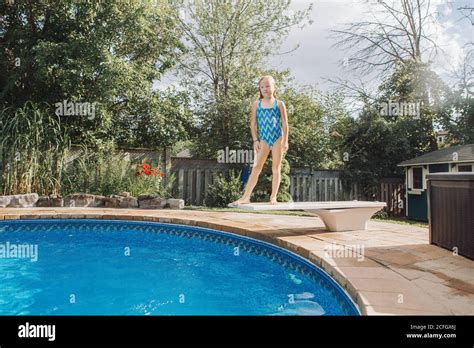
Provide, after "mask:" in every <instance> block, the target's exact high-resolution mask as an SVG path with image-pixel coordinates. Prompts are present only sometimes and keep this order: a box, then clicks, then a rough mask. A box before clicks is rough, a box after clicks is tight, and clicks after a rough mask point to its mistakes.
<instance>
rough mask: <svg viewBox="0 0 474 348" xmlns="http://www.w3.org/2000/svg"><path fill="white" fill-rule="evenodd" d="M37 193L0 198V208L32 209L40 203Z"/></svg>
mask: <svg viewBox="0 0 474 348" xmlns="http://www.w3.org/2000/svg"><path fill="white" fill-rule="evenodd" d="M38 198H39V196H38V194H37V193H27V194H23V195H10V196H0V207H2V208H5V207H7V208H31V207H34V205H35V203H36V202H37V201H38Z"/></svg>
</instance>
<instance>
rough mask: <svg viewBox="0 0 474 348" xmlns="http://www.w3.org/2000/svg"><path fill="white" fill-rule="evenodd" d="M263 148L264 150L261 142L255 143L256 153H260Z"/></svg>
mask: <svg viewBox="0 0 474 348" xmlns="http://www.w3.org/2000/svg"><path fill="white" fill-rule="evenodd" d="M261 148H262V145H261V144H260V140H259V141H254V143H253V149H254V151H256V152H259V151H260V149H261Z"/></svg>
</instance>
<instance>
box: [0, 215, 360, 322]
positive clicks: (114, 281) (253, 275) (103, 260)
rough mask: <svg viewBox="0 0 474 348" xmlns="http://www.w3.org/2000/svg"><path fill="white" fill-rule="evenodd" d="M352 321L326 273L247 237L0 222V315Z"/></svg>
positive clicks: (147, 227)
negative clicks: (271, 317)
mask: <svg viewBox="0 0 474 348" xmlns="http://www.w3.org/2000/svg"><path fill="white" fill-rule="evenodd" d="M35 246H36V247H37V252H36V253H35ZM15 248H16V249H15ZM22 248H23V249H22ZM15 250H16V251H17V253H16V254H15ZM20 250H21V251H22V253H20ZM358 314H359V313H358V311H357V309H356V307H355V305H354V304H353V303H352V301H351V300H350V299H349V297H348V296H347V295H346V294H345V292H344V291H343V290H342V289H341V288H340V287H339V286H338V285H337V284H336V283H335V282H334V281H333V280H332V279H331V278H330V277H329V276H328V275H327V274H326V273H325V272H323V271H322V270H320V269H319V268H317V267H315V266H314V265H312V264H311V263H309V262H308V261H306V260H304V259H302V258H300V257H299V256H296V255H295V254H293V253H290V252H288V251H286V250H283V249H281V248H277V247H275V246H273V245H271V244H268V243H263V242H260V241H256V240H253V239H250V238H246V237H241V236H237V235H234V234H230V233H224V232H220V231H216V230H211V229H206V228H199V227H191V226H180V225H173V224H161V223H155V222H133V221H108V220H27V221H25V220H23V221H20V220H17V221H2V222H0V315H358Z"/></svg>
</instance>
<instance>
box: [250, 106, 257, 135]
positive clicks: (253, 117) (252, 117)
mask: <svg viewBox="0 0 474 348" xmlns="http://www.w3.org/2000/svg"><path fill="white" fill-rule="evenodd" d="M257 107H258V101H256V102H254V103H253V105H252V110H251V111H250V131H251V132H252V140H253V141H254V144H255V140H258V133H257Z"/></svg>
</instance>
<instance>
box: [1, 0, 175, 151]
mask: <svg viewBox="0 0 474 348" xmlns="http://www.w3.org/2000/svg"><path fill="white" fill-rule="evenodd" d="M170 11H171V9H170V7H169V5H168V2H167V1H165V0H158V1H106V2H104V1H97V2H95V1H72V0H61V1H54V2H51V1H46V0H39V1H24V0H15V1H2V2H1V3H0V13H2V18H1V20H0V44H1V47H2V50H1V51H0V103H1V104H4V105H7V106H12V107H21V106H22V105H23V104H24V103H25V102H26V101H27V100H31V101H34V102H46V103H48V104H49V105H50V106H51V110H52V111H55V108H54V104H55V103H57V102H62V101H64V100H67V101H71V102H89V103H95V105H96V109H95V117H62V118H61V123H62V124H63V125H66V126H67V127H68V129H69V131H70V135H71V138H72V140H73V142H76V143H95V142H100V141H104V140H107V139H112V138H113V137H114V136H115V135H116V130H117V127H116V126H117V124H118V123H117V119H118V118H119V115H120V117H121V118H124V117H134V116H135V115H136V112H137V111H139V110H140V108H143V105H144V104H147V103H152V101H153V99H154V98H155V96H154V94H153V92H152V83H153V80H157V79H159V78H160V77H161V75H162V74H163V73H164V72H165V71H167V70H168V69H170V68H171V67H172V66H173V65H174V64H175V62H176V58H177V57H178V56H179V55H180V53H181V52H182V51H183V49H184V47H183V45H182V44H181V42H180V32H179V30H178V27H177V26H176V23H175V22H173V21H172V20H171V18H170V17H169V16H168V15H167V14H168V13H169V12H170ZM160 115H162V114H160ZM170 121H179V119H176V118H175V119H173V118H172V119H171V120H170ZM170 121H168V124H171V122H170ZM160 122H161V123H164V121H163V120H160ZM177 128H178V132H179V131H180V130H179V127H177ZM169 129H171V130H174V129H175V128H173V127H169ZM117 131H119V132H120V130H117Z"/></svg>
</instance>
